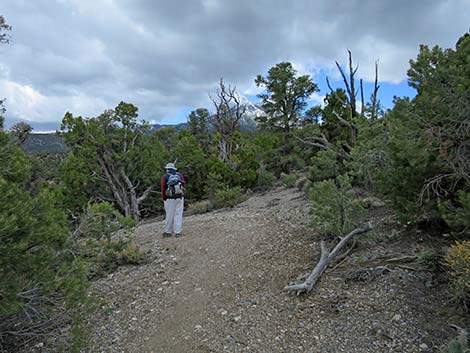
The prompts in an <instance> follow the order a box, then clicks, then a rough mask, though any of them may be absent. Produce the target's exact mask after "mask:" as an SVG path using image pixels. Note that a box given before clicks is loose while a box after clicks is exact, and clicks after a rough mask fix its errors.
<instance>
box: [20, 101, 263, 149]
mask: <svg viewBox="0 0 470 353" xmlns="http://www.w3.org/2000/svg"><path fill="white" fill-rule="evenodd" d="M241 99H242V103H243V104H245V105H246V111H245V114H244V115H243V117H242V119H241V120H240V130H242V131H254V130H256V127H257V122H256V118H258V117H260V116H262V115H264V114H265V113H264V111H263V109H261V107H260V106H259V105H257V104H255V103H253V102H251V101H249V100H248V99H246V98H245V97H243V96H242V97H241ZM187 126H188V124H187V123H179V124H153V125H151V131H155V130H158V129H162V128H166V127H173V128H174V129H175V130H176V131H180V130H181V129H186V128H187ZM23 147H24V149H25V150H26V152H28V153H33V154H36V153H50V152H52V153H53V152H64V151H67V146H66V145H65V142H64V138H63V137H61V136H57V135H55V133H54V132H50V133H42V132H41V133H34V132H33V133H32V134H30V135H29V136H28V138H27V140H26V141H25V143H24V145H23Z"/></svg>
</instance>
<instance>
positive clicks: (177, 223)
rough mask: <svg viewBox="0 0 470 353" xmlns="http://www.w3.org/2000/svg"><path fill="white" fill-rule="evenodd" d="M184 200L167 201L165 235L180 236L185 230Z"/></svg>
mask: <svg viewBox="0 0 470 353" xmlns="http://www.w3.org/2000/svg"><path fill="white" fill-rule="evenodd" d="M183 205H184V198H181V199H167V200H166V201H165V212H166V217H165V233H170V234H171V233H173V231H174V232H175V234H180V233H181V229H182V228H183Z"/></svg>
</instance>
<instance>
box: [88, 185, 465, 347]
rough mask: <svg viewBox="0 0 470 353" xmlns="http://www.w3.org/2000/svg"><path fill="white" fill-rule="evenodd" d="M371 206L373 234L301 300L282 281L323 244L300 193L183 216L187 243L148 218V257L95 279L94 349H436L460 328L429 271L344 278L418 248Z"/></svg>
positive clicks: (143, 241) (306, 266) (144, 236)
mask: <svg viewBox="0 0 470 353" xmlns="http://www.w3.org/2000/svg"><path fill="white" fill-rule="evenodd" d="M372 213H373V214H372ZM372 213H371V218H372V222H373V223H376V225H377V227H376V229H375V230H374V231H373V232H371V233H369V234H366V235H363V236H360V237H361V238H360V239H359V245H358V247H357V249H355V250H354V252H353V255H351V256H350V257H349V258H348V259H347V260H346V261H344V262H343V263H342V264H341V265H340V266H338V267H337V268H335V269H333V270H331V269H330V270H327V272H326V273H325V274H324V275H323V277H322V278H321V280H320V282H319V284H318V285H317V287H316V288H315V289H314V290H313V291H312V292H311V293H309V294H307V295H301V296H298V297H297V296H295V295H293V294H290V293H287V292H285V291H284V290H283V288H284V286H285V285H286V284H288V283H289V282H290V281H293V280H295V279H296V277H297V276H298V275H299V274H301V273H303V272H306V271H309V270H311V269H312V268H313V266H314V263H316V261H317V260H318V258H319V240H320V238H319V236H318V235H316V234H315V233H314V231H313V230H312V229H311V228H310V227H309V226H308V222H309V208H308V200H307V199H306V198H305V196H304V193H302V192H299V191H296V190H295V189H288V190H285V189H276V190H273V191H270V192H269V193H266V194H264V195H255V196H253V197H251V198H249V199H248V200H247V201H246V202H244V203H242V204H240V205H239V206H237V207H235V208H233V209H225V210H219V211H215V212H211V213H206V214H200V215H193V216H188V217H185V218H184V226H183V233H184V236H183V237H182V238H177V239H176V238H165V239H163V238H162V236H161V234H162V230H163V222H162V221H150V222H147V223H145V224H142V225H140V226H139V227H138V229H137V232H136V240H137V242H138V244H139V245H140V246H141V247H142V249H145V250H147V251H148V252H149V253H148V261H147V262H146V263H145V264H143V265H140V266H129V267H125V268H121V269H119V270H118V271H117V272H115V273H113V274H110V275H109V276H107V277H105V278H103V279H100V280H99V281H97V282H96V283H95V284H94V286H93V292H94V293H95V294H97V295H98V297H99V298H101V302H102V304H101V306H100V308H99V310H98V312H97V313H95V315H94V316H93V318H92V319H91V321H90V323H91V326H90V327H91V329H92V342H91V345H90V348H89V349H88V350H87V352H113V353H114V352H126V353H127V352H129V353H132V352H135V353H140V352H142V353H144V352H155V353H157V352H350V353H356V352H357V353H368V352H371V353H372V352H374V353H377V352H397V353H398V352H400V353H405V352H409V353H412V352H437V349H438V348H437V347H438V346H439V345H440V344H441V342H442V340H443V339H445V338H447V337H448V336H449V335H450V334H451V331H449V330H450V329H448V324H450V323H453V324H460V325H463V324H464V323H463V322H462V318H461V317H460V316H459V315H458V313H455V312H454V311H453V309H452V307H451V306H450V305H448V303H447V302H446V300H447V298H446V297H445V296H443V295H442V291H441V290H440V284H439V283H438V282H437V281H436V280H435V278H434V277H433V275H432V274H431V273H428V272H426V271H421V270H419V271H411V270H404V269H399V268H393V269H392V271H391V272H389V273H388V274H386V275H384V276H382V277H380V278H377V279H375V280H371V281H367V282H354V281H346V280H345V278H346V277H347V274H348V273H349V272H350V271H351V270H353V269H355V268H359V267H361V264H362V266H364V264H366V263H367V261H368V260H371V259H373V258H377V257H380V256H386V257H387V256H388V257H394V256H397V255H398V256H403V255H413V254H414V253H416V252H417V251H419V250H420V246H421V245H420V244H419V243H410V244H408V245H407V246H403V245H402V246H401V247H398V244H400V242H399V241H397V240H396V239H395V238H396V237H400V234H401V232H403V230H402V229H400V228H397V229H395V228H394V227H395V225H394V221H393V219H392V218H393V217H392V216H390V215H388V214H387V212H381V211H380V210H378V211H377V210H376V212H375V213H374V212H372ZM390 234H392V235H393V237H392V236H390Z"/></svg>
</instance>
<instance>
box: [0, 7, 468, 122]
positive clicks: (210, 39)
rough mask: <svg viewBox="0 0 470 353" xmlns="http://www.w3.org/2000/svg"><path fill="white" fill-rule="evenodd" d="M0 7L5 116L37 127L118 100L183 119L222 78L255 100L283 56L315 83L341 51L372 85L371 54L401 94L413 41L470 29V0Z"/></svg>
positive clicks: (448, 38) (386, 89)
mask: <svg viewBox="0 0 470 353" xmlns="http://www.w3.org/2000/svg"><path fill="white" fill-rule="evenodd" d="M0 14H1V15H3V16H4V18H5V20H6V22H7V23H8V24H10V25H11V26H12V27H13V30H12V31H11V42H10V44H8V45H2V46H1V47H0V97H2V98H7V102H6V108H7V112H6V114H5V116H6V119H7V124H8V123H10V124H11V123H12V122H14V121H16V120H18V119H22V120H27V121H29V122H30V123H31V122H32V123H33V125H34V126H35V128H36V131H37V130H41V129H48V128H51V129H54V128H56V127H58V124H59V122H60V120H61V119H62V117H63V115H64V113H65V112H66V111H70V112H72V113H73V114H74V115H83V116H95V115H98V114H99V113H101V112H102V111H103V110H105V109H107V108H112V107H115V106H116V105H117V104H118V103H119V102H120V101H121V100H124V101H126V102H130V103H133V104H135V105H137V106H138V107H139V112H140V116H141V117H142V118H145V119H146V120H154V121H155V122H165V123H174V122H182V121H184V120H185V116H186V113H187V112H188V111H189V110H191V109H194V108H196V107H200V106H203V107H207V108H210V104H209V102H208V99H207V93H208V92H210V91H213V90H214V89H215V87H216V84H217V81H218V80H219V78H220V77H222V76H223V77H224V79H225V81H226V82H228V83H232V84H235V85H236V86H237V88H238V91H239V92H240V93H243V94H245V95H247V96H248V97H249V98H253V97H254V95H256V93H257V90H256V87H255V85H254V78H255V77H256V75H257V74H260V73H263V74H264V73H266V72H267V70H268V69H269V68H270V67H271V66H272V65H274V64H276V63H278V62H280V61H285V60H288V61H291V62H292V63H293V64H294V65H295V67H296V68H297V70H298V71H299V72H300V73H302V74H305V73H308V74H310V75H312V76H313V78H314V80H315V81H316V82H318V83H319V84H320V86H321V87H322V88H323V87H324V80H325V75H329V76H331V77H332V78H333V79H334V78H335V77H336V78H337V72H336V69H335V68H334V62H335V60H338V61H340V62H341V63H344V64H345V63H346V62H347V52H346V49H350V50H351V51H352V53H353V57H354V59H355V61H356V62H357V63H358V64H359V72H358V75H359V76H360V77H363V78H364V79H365V80H368V81H373V79H374V77H373V69H374V62H375V60H376V59H378V60H379V63H380V81H381V82H382V88H381V89H383V94H384V95H386V96H387V95H388V96H392V95H393V94H396V95H399V96H401V95H404V94H407V93H409V92H410V91H409V90H408V91H407V90H406V70H407V69H408V66H409V64H408V61H409V59H411V58H415V57H416V54H417V52H418V48H419V44H423V43H424V44H428V45H434V44H439V45H440V46H442V47H454V45H455V42H456V41H457V39H458V38H459V37H460V36H461V35H462V34H463V33H465V32H466V31H468V30H469V26H470V0H448V1H445V0H415V1H409V0H407V1H404V0H341V1H340V0H317V1H314V0H310V1H308V0H305V1H300V0H297V1H294V0H291V1H287V0H285V1H281V0H278V1H276V0H237V1H230V0H226V1H221V0H186V1H183V0H180V1H178V0H172V1H171V0H162V1H160V0H2V4H1V7H0ZM325 93H326V91H324V90H323V91H322V92H320V93H319V95H317V96H316V97H314V101H315V100H317V101H319V100H321V97H322V96H323V95H324V94H325ZM388 96H387V97H388ZM387 97H385V98H384V101H385V104H389V103H387V102H389V101H390V98H389V97H388V98H387Z"/></svg>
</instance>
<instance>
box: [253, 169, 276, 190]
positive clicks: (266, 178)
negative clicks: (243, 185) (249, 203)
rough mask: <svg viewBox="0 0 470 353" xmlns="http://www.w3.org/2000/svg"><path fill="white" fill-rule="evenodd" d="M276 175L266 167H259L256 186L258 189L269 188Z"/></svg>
mask: <svg viewBox="0 0 470 353" xmlns="http://www.w3.org/2000/svg"><path fill="white" fill-rule="evenodd" d="M275 181H276V177H275V176H274V174H273V173H271V172H269V171H267V170H266V169H261V170H260V171H259V174H258V181H257V184H256V188H257V189H259V190H269V189H271V188H272V187H273V185H274V182H275Z"/></svg>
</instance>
